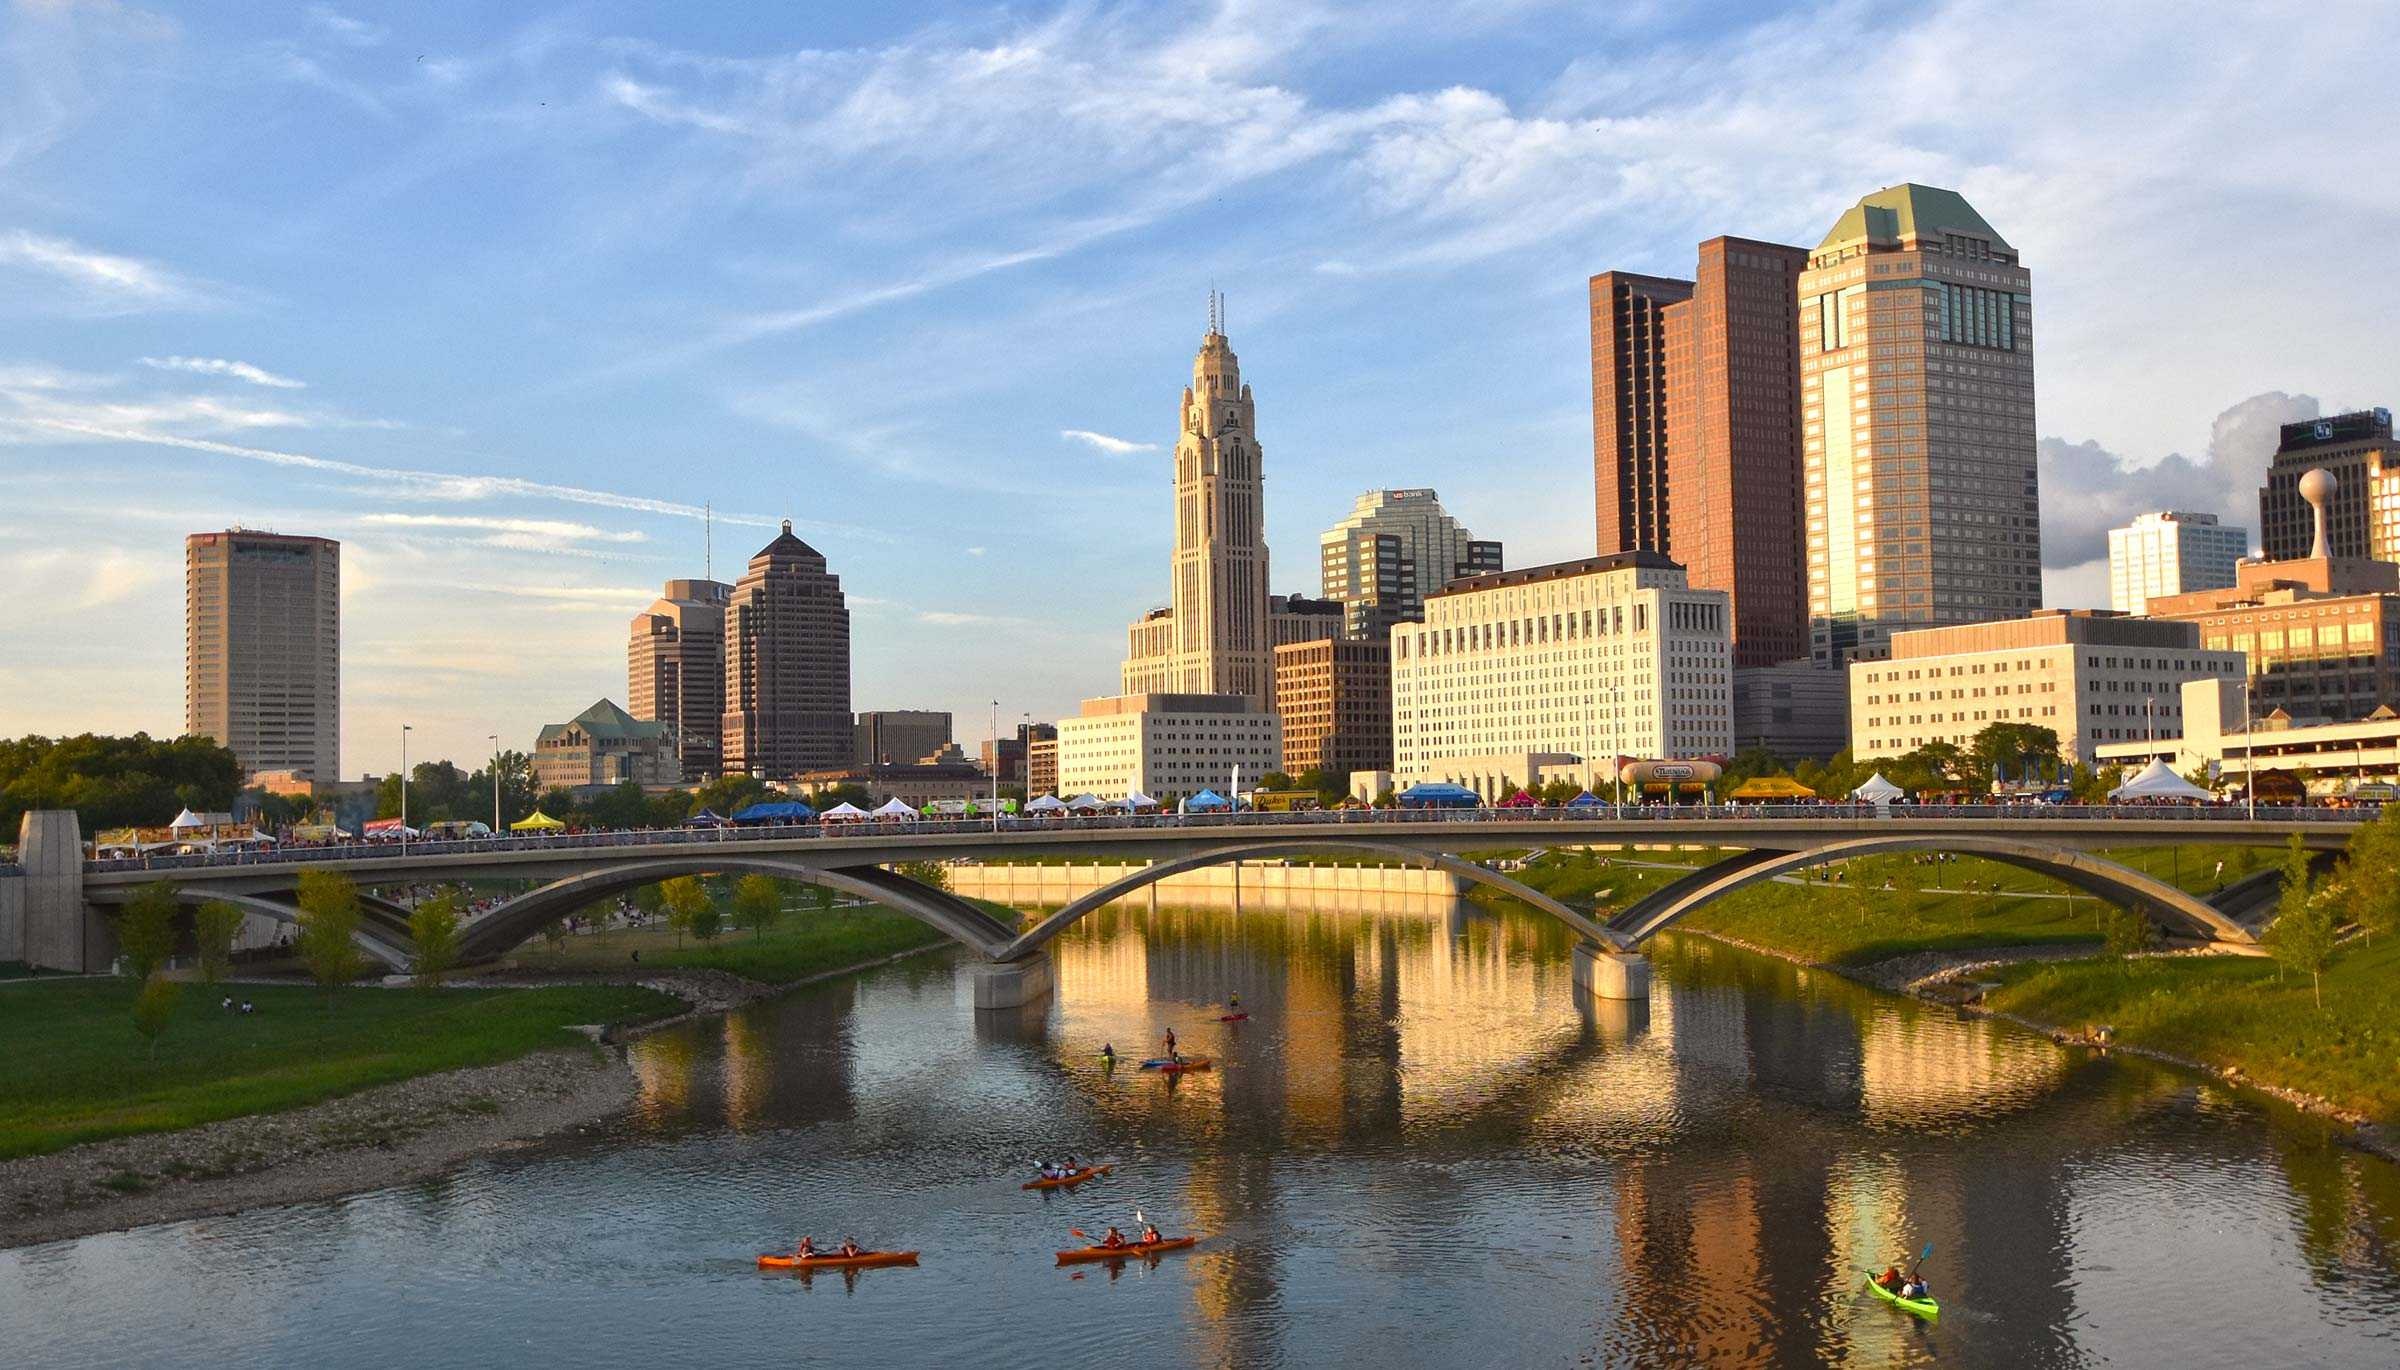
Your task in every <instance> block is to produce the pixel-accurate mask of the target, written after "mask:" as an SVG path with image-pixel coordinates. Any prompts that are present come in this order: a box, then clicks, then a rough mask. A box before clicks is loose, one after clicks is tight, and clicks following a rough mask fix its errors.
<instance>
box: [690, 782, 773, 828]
mask: <svg viewBox="0 0 2400 1370" xmlns="http://www.w3.org/2000/svg"><path fill="white" fill-rule="evenodd" d="M779 797H780V796H779V795H776V794H774V793H772V792H771V791H769V790H768V788H767V782H765V781H764V780H761V779H759V778H758V777H757V776H754V775H721V776H718V777H717V778H716V779H714V780H711V781H709V782H708V783H707V784H705V785H702V786H701V787H700V788H699V789H698V790H695V791H694V792H693V793H692V797H691V807H690V808H689V809H687V810H685V811H684V814H683V816H684V817H685V818H689V817H691V816H692V815H693V814H696V813H698V812H700V811H701V810H702V809H714V810H716V811H717V812H718V813H721V814H724V815H725V816H726V817H728V818H730V817H732V816H733V815H734V814H735V813H736V812H738V811H740V810H742V809H746V808H748V807H750V806H751V805H752V804H756V803H758V802H759V801H760V800H762V799H772V798H779Z"/></svg>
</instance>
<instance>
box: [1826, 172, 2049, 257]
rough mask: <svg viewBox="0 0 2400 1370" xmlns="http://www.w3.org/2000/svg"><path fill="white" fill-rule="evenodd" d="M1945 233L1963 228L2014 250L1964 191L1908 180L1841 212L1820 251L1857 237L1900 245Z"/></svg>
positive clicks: (1860, 239)
mask: <svg viewBox="0 0 2400 1370" xmlns="http://www.w3.org/2000/svg"><path fill="white" fill-rule="evenodd" d="M1946 232H1947V233H1963V234H1966V235H1967V236H1969V237H1974V238H1982V239H1985V240H1987V241H1989V242H1990V243H1991V244H1992V246H1994V247H1997V248H2005V249H2007V250H2009V251H2012V252H2013V251H2015V250H2016V249H2015V248H2013V247H2010V246H2009V242H2008V240H2007V239H2006V238H2003V237H2001V236H2000V234H1999V231H1998V230H1996V229H1994V228H1993V227H1992V226H1991V225H1990V224H1988V223H1986V222H1984V218H1983V216H1982V215H1980V214H1978V213H1976V212H1975V207H1974V206H1973V205H1971V204H1968V203H1967V199H1966V197H1965V196H1963V195H1961V194H1959V193H1958V192H1957V191H1955V190H1943V189H1941V188H1939V187H1937V186H1921V185H1918V184H1917V183H1916V182H1914V181H1908V182H1903V183H1902V184H1900V185H1896V186H1886V187H1884V188H1883V189H1882V190H1878V191H1876V192H1875V193H1874V194H1872V195H1869V196H1867V197H1865V198H1864V199H1861V200H1860V201H1859V202H1858V203H1857V204H1854V205H1852V206H1850V208H1849V209H1847V210H1845V211H1843V213H1842V217H1841V218H1839V219H1837V220H1835V221H1834V225H1833V231H1832V232H1830V233H1827V234H1826V235H1825V241H1823V242H1821V243H1818V244H1817V251H1819V252H1830V251H1832V250H1833V249H1835V248H1837V247H1842V246H1845V245H1847V244H1850V243H1857V242H1879V243H1892V244H1895V245H1896V244H1898V243H1900V242H1901V241H1903V240H1905V239H1909V238H1937V237H1939V236H1941V235H1942V234H1943V233H1946Z"/></svg>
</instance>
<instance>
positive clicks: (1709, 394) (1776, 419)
mask: <svg viewBox="0 0 2400 1370" xmlns="http://www.w3.org/2000/svg"><path fill="white" fill-rule="evenodd" d="M1807 264H1808V253H1807V251H1806V249H1803V248H1797V247H1788V246H1785V245H1783V244H1780V243H1768V242H1758V241H1755V240H1752V239H1748V238H1730V237H1719V238H1711V239H1709V240H1708V241H1707V242H1704V243H1702V244H1700V249H1699V268H1698V270H1697V271H1696V272H1695V273H1694V279H1692V280H1690V281H1677V280H1668V279H1664V278H1661V277H1652V276H1632V275H1628V274H1626V273H1623V272H1609V273H1606V274H1603V275H1600V276H1595V277H1593V278H1592V283H1591V301H1592V456H1593V464H1594V481H1595V485H1596V487H1597V489H1598V490H1599V492H1600V498H1599V511H1598V526H1597V534H1598V538H1597V540H1598V543H1599V550H1600V551H1601V552H1602V553H1603V554H1606V553H1609V552H1615V551H1626V550H1632V549H1635V548H1640V549H1643V550H1648V551H1654V552H1661V553H1664V554H1666V555H1667V556H1668V557H1670V558H1671V559H1673V560H1675V561H1677V562H1679V563H1681V564H1682V565H1683V567H1684V568H1685V573H1686V574H1687V575H1688V576H1689V577H1690V580H1691V583H1692V585H1693V586H1694V587H1696V588H1701V589H1711V590H1723V591H1725V592H1726V594H1727V595H1728V596H1729V597H1730V598H1731V601H1732V603H1733V613H1734V659H1735V661H1736V662H1737V663H1738V664H1740V665H1745V666H1760V665H1767V664H1769V663H1772V662H1777V661H1787V660H1790V659H1791V658H1793V657H1797V656H1801V655H1804V654H1806V652H1807V650H1808V634H1807V618H1806V600H1807V586H1806V583H1805V581H1806V577H1805V575H1804V572H1803V565H1804V561H1803V558H1804V547H1803V542H1802V539H1801V528H1800V518H1799V506H1800V489H1801V480H1800V469H1801V468H1800V365H1799V305H1798V283H1799V278H1800V272H1801V271H1802V269H1803V268H1805V267H1806V266H1807Z"/></svg>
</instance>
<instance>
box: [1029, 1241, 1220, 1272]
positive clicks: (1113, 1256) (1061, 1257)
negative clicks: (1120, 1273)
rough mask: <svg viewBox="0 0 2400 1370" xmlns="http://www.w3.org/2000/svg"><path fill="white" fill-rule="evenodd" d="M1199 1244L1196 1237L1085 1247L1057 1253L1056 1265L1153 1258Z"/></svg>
mask: <svg viewBox="0 0 2400 1370" xmlns="http://www.w3.org/2000/svg"><path fill="white" fill-rule="evenodd" d="M1199 1244H1200V1239H1199V1238H1198V1237H1167V1238H1164V1239H1162V1240H1159V1241H1155V1242H1133V1243H1128V1244H1127V1245H1124V1246H1087V1247H1084V1248H1082V1249H1081V1250H1077V1251H1061V1252H1059V1253H1058V1263H1059V1264H1060V1265H1073V1264H1074V1263H1075V1262H1077V1261H1123V1260H1131V1259H1132V1258H1133V1257H1135V1256H1155V1255H1157V1254H1159V1253H1160V1252H1162V1251H1181V1250H1183V1249H1184V1248H1185V1247H1187V1246H1198V1245H1199Z"/></svg>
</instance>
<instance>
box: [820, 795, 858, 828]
mask: <svg viewBox="0 0 2400 1370" xmlns="http://www.w3.org/2000/svg"><path fill="white" fill-rule="evenodd" d="M866 816H867V811H866V810H865V809H862V808H860V807H859V806H857V805H856V804H853V803H851V802H849V801H848V800H844V801H842V802H841V803H839V804H836V805H834V806H833V807H832V808H830V809H827V810H826V811H825V812H823V813H821V814H818V815H817V817H818V818H820V819H822V820H824V821H825V822H827V823H857V822H860V821H862V820H864V819H865V818H866Z"/></svg>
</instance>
